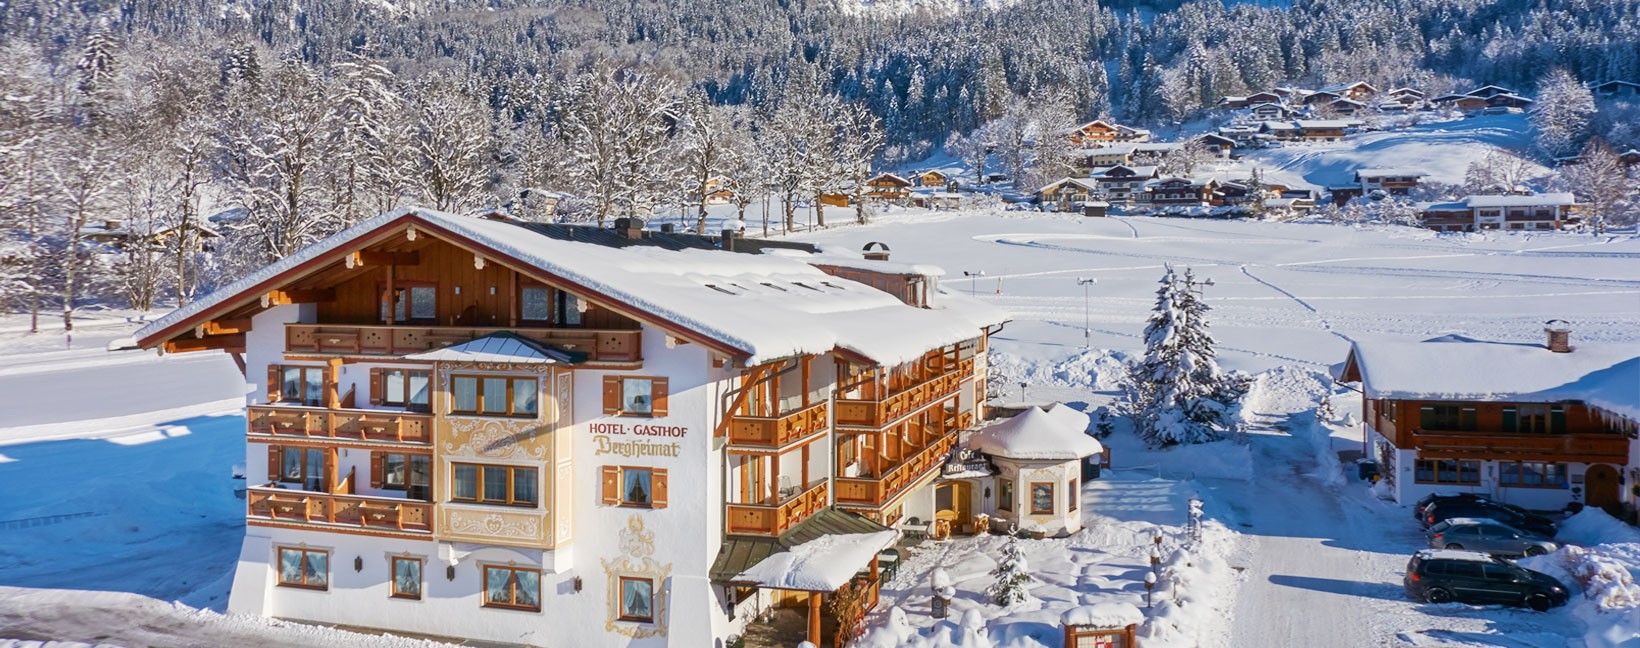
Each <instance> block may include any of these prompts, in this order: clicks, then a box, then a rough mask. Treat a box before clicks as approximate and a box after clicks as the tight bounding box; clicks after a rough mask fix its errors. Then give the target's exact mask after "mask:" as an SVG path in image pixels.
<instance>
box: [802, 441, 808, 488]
mask: <svg viewBox="0 0 1640 648" xmlns="http://www.w3.org/2000/svg"><path fill="white" fill-rule="evenodd" d="M801 461H802V462H803V488H808V487H809V444H807V443H805V444H803V450H802V456H801Z"/></svg>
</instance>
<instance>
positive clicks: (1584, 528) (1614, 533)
mask: <svg viewBox="0 0 1640 648" xmlns="http://www.w3.org/2000/svg"><path fill="white" fill-rule="evenodd" d="M1555 539H1556V540H1559V541H1561V542H1570V543H1573V544H1579V545H1584V546H1594V545H1601V544H1615V543H1640V529H1636V528H1634V527H1632V526H1629V525H1627V524H1624V523H1623V522H1621V521H1620V520H1618V519H1617V518H1614V517H1612V516H1610V515H1608V514H1607V513H1606V512H1605V511H1602V510H1600V509H1598V508H1595V507H1592V506H1588V507H1584V508H1583V510H1582V511H1578V512H1577V514H1576V515H1573V516H1571V517H1568V518H1566V520H1565V521H1564V522H1561V523H1560V531H1559V532H1558V533H1556V534H1555Z"/></svg>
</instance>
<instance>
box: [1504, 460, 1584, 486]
mask: <svg viewBox="0 0 1640 648" xmlns="http://www.w3.org/2000/svg"><path fill="white" fill-rule="evenodd" d="M1570 481H1571V480H1570V479H1569V478H1568V477H1567V475H1566V464H1561V463H1545V462H1541V461H1506V462H1498V483H1500V484H1502V485H1504V486H1515V487H1523V488H1566V486H1567V484H1569V483H1570Z"/></svg>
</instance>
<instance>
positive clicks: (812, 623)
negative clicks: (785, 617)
mask: <svg viewBox="0 0 1640 648" xmlns="http://www.w3.org/2000/svg"><path fill="white" fill-rule="evenodd" d="M809 643H812V644H814V645H816V646H818V645H820V593H819V592H809Z"/></svg>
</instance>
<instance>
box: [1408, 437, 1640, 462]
mask: <svg viewBox="0 0 1640 648" xmlns="http://www.w3.org/2000/svg"><path fill="white" fill-rule="evenodd" d="M1411 437H1412V439H1411V440H1412V445H1413V447H1415V448H1417V449H1418V450H1421V451H1423V452H1424V453H1444V454H1448V455H1452V456H1453V457H1454V458H1465V459H1497V460H1505V461H1507V460H1510V459H1520V460H1529V461H1530V460H1537V461H1544V460H1562V461H1579V462H1584V463H1619V464H1620V463H1623V462H1625V461H1626V460H1627V458H1628V454H1629V439H1628V437H1627V436H1626V435H1622V434H1598V433H1596V434H1502V433H1487V432H1421V431H1417V432H1413V433H1412V435H1411ZM1458 455H1463V457H1458Z"/></svg>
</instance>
